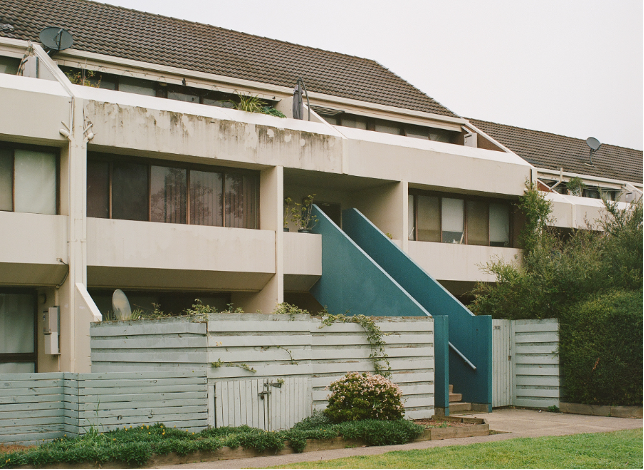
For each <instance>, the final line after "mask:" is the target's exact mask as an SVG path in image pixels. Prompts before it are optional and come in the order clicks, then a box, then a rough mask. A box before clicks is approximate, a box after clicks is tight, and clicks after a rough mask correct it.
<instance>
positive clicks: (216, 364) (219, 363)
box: [210, 358, 257, 374]
mask: <svg viewBox="0 0 644 470" xmlns="http://www.w3.org/2000/svg"><path fill="white" fill-rule="evenodd" d="M210 365H211V366H212V367H214V368H215V369H218V368H220V367H221V366H224V367H239V368H240V369H244V370H246V371H248V372H251V373H253V374H254V373H255V372H257V370H255V369H254V368H252V367H251V366H249V365H248V364H245V363H243V362H240V363H237V362H225V361H222V360H221V358H219V359H217V360H216V361H215V362H213V363H211V364H210Z"/></svg>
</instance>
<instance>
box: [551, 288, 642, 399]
mask: <svg viewBox="0 0 644 470" xmlns="http://www.w3.org/2000/svg"><path fill="white" fill-rule="evenodd" d="M559 331H560V333H559V335H560V342H559V353H560V361H561V367H562V376H563V378H564V384H563V386H564V393H565V400H566V401H568V402H572V403H584V404H589V405H612V406H616V405H640V406H641V405H642V291H634V292H633V291H617V292H612V293H609V294H602V295H597V296H594V297H593V298H591V299H590V300H587V301H584V302H580V303H577V304H575V305H573V306H572V307H570V308H568V309H567V310H566V311H565V312H564V313H563V314H562V316H561V318H560V326H559Z"/></svg>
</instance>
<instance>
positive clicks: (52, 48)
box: [39, 26, 74, 55]
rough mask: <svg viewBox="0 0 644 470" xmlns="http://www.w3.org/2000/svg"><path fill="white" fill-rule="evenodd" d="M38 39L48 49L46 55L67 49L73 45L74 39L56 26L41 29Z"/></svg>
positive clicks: (67, 32)
mask: <svg viewBox="0 0 644 470" xmlns="http://www.w3.org/2000/svg"><path fill="white" fill-rule="evenodd" d="M39 38H40V42H42V43H43V45H44V46H45V47H46V48H47V49H48V50H47V54H49V55H51V54H53V53H54V52H60V51H63V50H65V49H68V48H70V47H72V45H73V44H74V38H73V37H72V35H71V33H70V32H69V31H67V30H66V29H63V28H59V27H58V26H50V27H48V28H45V29H43V30H42V31H41V32H40V35H39Z"/></svg>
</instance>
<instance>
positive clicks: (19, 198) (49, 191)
mask: <svg viewBox="0 0 644 470" xmlns="http://www.w3.org/2000/svg"><path fill="white" fill-rule="evenodd" d="M14 156H15V197H16V201H15V211H16V212H33V213H36V214H56V155H55V154H53V153H48V152H37V151H33V150H18V149H16V150H15V152H14Z"/></svg>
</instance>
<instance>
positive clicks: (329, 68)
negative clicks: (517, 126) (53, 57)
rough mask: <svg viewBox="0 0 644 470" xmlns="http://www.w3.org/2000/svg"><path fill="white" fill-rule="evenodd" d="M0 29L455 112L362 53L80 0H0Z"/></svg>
mask: <svg viewBox="0 0 644 470" xmlns="http://www.w3.org/2000/svg"><path fill="white" fill-rule="evenodd" d="M0 23H4V24H7V23H8V24H10V25H12V26H13V28H14V29H13V31H7V30H3V31H0V36H5V37H10V38H16V39H23V40H31V41H34V42H38V34H39V33H40V31H41V30H42V29H43V28H45V27H47V26H61V27H63V28H65V29H67V30H68V31H70V32H71V33H72V35H73V37H74V46H73V47H74V48H75V49H78V50H82V51H88V52H94V53H100V54H105V55H110V56H116V57H122V58H126V59H133V60H138V61H143V62H150V63H154V64H162V65H168V66H173V67H178V68H183V69H188V70H196V71H200V72H206V73H213V74H217V75H222V76H226V77H233V78H239V79H246V80H252V81H258V82H262V83H270V84H274V85H280V86H285V87H289V88H293V87H295V82H296V80H297V78H298V77H302V78H303V80H304V83H305V85H306V87H307V89H308V90H309V91H312V92H313V91H314V92H319V93H325V94H328V95H332V96H338V97H343V98H351V99H355V100H360V101H366V102H371V103H377V104H382V105H388V106H395V107H398V108H404V109H410V110H416V111H424V112H428V113H435V114H439V115H444V116H452V117H456V115H455V114H454V113H452V112H451V111H450V110H448V109H447V108H445V107H444V106H442V105H441V104H440V103H438V102H436V101H434V100H433V99H432V98H430V97H429V96H427V95H426V94H424V93H423V92H422V91H420V90H418V89H417V88H415V87H414V86H412V85H411V84H409V83H407V82H406V81H405V80H403V79H402V78H400V77H398V76H397V75H395V74H394V73H392V72H391V71H390V70H388V69H387V68H385V67H383V66H382V65H380V64H378V63H377V62H375V61H373V60H369V59H362V58H359V57H353V56H349V55H345V54H339V53H337V52H329V51H324V50H320V49H314V48H311V47H305V46H300V45H297V44H291V43H288V42H283V41H277V40H274V39H268V38H264V37H259V36H252V35H250V34H245V33H240V32H237V31H231V30H228V29H223V28H218V27H215V26H210V25H206V24H200V23H193V22H190V21H185V20H179V19H176V18H169V17H164V16H159V15H155V14H151V13H145V12H141V11H136V10H130V9H127V8H122V7H117V6H112V5H106V4H102V3H96V2H91V1H87V0H0Z"/></svg>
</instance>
